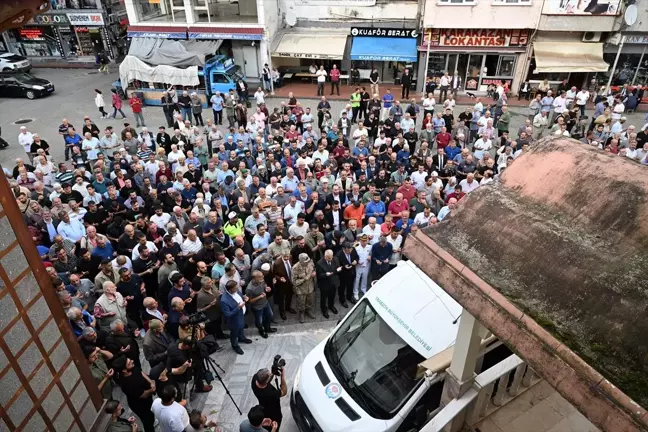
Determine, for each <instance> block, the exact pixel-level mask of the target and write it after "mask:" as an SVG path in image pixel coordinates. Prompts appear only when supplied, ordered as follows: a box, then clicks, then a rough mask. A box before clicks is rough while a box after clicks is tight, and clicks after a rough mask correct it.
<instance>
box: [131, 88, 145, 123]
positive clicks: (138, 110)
mask: <svg viewBox="0 0 648 432" xmlns="http://www.w3.org/2000/svg"><path fill="white" fill-rule="evenodd" d="M128 103H129V104H130V107H131V110H133V115H134V116H135V122H136V123H137V126H136V127H144V126H146V123H145V122H144V115H143V114H142V101H141V100H140V98H138V97H137V95H136V94H135V93H131V97H130V99H129V100H128ZM140 123H141V124H140Z"/></svg>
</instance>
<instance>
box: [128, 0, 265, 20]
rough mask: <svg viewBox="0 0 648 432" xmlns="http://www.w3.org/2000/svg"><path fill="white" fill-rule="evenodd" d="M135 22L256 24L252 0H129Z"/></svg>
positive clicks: (257, 18) (255, 13)
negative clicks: (135, 18) (150, 0)
mask: <svg viewBox="0 0 648 432" xmlns="http://www.w3.org/2000/svg"><path fill="white" fill-rule="evenodd" d="M133 5H134V6H135V10H136V12H137V18H138V22H139V23H162V22H164V23H178V24H196V23H201V24H202V23H231V24H257V23H258V20H259V17H258V15H257V7H256V0H159V3H149V0H133Z"/></svg>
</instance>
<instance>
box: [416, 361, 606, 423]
mask: <svg viewBox="0 0 648 432" xmlns="http://www.w3.org/2000/svg"><path fill="white" fill-rule="evenodd" d="M457 418H462V419H463V421H460V422H456V421H455V420H456V419H457ZM462 429H463V430H467V431H477V430H478V431H479V432H520V431H524V432H599V429H598V428H596V427H595V426H594V425H593V424H592V423H590V422H589V421H588V420H587V419H586V418H585V417H584V416H583V415H582V414H580V413H579V412H578V411H577V410H576V409H575V408H574V407H573V406H572V405H571V404H570V403H569V402H567V401H566V400H565V399H564V398H563V397H562V396H560V395H559V394H558V393H557V392H556V391H555V390H554V389H553V388H552V387H551V386H550V385H549V384H548V383H547V382H546V381H544V380H542V379H539V378H538V376H537V375H536V374H535V372H534V371H533V369H531V368H530V367H529V366H528V365H527V364H526V363H524V362H523V361H522V360H521V359H520V358H519V357H518V356H517V355H512V356H510V357H509V358H507V359H505V360H503V361H502V362H500V363H499V364H497V365H495V366H493V367H491V368H489V369H487V370H485V371H483V372H481V373H480V374H479V375H477V376H476V377H475V378H474V381H473V385H472V387H471V388H470V389H469V390H468V391H467V392H466V393H465V394H463V395H462V396H461V397H459V398H456V399H453V400H451V401H450V402H449V403H446V404H445V406H444V407H443V408H442V409H441V410H439V411H437V412H436V415H435V416H434V417H433V418H432V419H431V420H430V421H429V422H428V423H427V424H426V425H425V426H424V427H423V428H422V429H421V432H441V431H448V430H450V431H455V430H462Z"/></svg>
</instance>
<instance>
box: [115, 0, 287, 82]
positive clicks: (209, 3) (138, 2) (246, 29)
mask: <svg viewBox="0 0 648 432" xmlns="http://www.w3.org/2000/svg"><path fill="white" fill-rule="evenodd" d="M275 2H276V0H267V1H266V0H240V1H238V2H218V1H214V0H203V1H191V0H184V1H183V0H159V1H149V0H125V2H124V3H125V5H126V10H127V13H128V20H129V22H130V25H129V27H128V37H143V38H155V39H176V40H187V39H189V40H196V41H200V40H220V41H222V44H221V46H220V48H219V51H220V52H221V53H223V54H226V55H229V56H230V57H233V58H234V60H235V62H236V64H238V65H239V66H241V68H242V69H243V71H244V73H245V75H246V77H248V79H252V80H257V79H258V77H259V76H260V74H261V71H262V69H263V64H264V63H265V62H266V61H267V57H268V55H267V53H268V46H267V36H266V34H265V25H264V22H265V17H264V14H265V11H266V8H267V9H272V5H273V3H275Z"/></svg>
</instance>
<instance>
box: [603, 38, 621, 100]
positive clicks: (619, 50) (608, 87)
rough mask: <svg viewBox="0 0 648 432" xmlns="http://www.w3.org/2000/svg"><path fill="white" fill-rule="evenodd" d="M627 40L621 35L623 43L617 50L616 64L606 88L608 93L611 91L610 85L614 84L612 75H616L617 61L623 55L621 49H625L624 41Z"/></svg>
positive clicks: (613, 66)
mask: <svg viewBox="0 0 648 432" xmlns="http://www.w3.org/2000/svg"><path fill="white" fill-rule="evenodd" d="M624 42H625V37H624V36H621V43H620V44H619V49H618V50H617V55H616V58H615V59H614V64H613V65H612V70H611V71H610V78H609V79H608V82H607V86H606V88H605V90H606V91H607V92H608V93H611V90H610V85H612V77H613V76H614V71H615V70H616V67H617V63H618V62H619V57H620V56H621V50H622V49H623V43H624Z"/></svg>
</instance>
